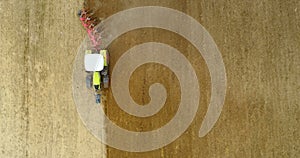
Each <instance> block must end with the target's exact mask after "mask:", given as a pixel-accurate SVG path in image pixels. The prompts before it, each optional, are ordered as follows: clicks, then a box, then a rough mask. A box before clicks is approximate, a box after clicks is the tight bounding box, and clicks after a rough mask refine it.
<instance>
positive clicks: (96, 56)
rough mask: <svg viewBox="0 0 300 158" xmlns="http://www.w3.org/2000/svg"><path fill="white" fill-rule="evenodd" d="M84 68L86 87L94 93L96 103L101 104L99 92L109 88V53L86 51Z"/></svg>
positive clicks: (104, 51)
mask: <svg viewBox="0 0 300 158" xmlns="http://www.w3.org/2000/svg"><path fill="white" fill-rule="evenodd" d="M84 68H85V71H86V72H87V76H86V87H87V88H88V89H93V91H94V92H95V97H96V103H97V104H100V103H101V92H102V90H103V89H107V88H108V87H109V72H108V70H109V69H108V68H109V53H108V51H107V50H100V51H92V50H86V51H85V56H84Z"/></svg>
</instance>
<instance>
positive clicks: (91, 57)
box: [84, 54, 104, 71]
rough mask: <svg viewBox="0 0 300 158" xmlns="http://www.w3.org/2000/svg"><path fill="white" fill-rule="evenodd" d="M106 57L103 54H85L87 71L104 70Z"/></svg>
mask: <svg viewBox="0 0 300 158" xmlns="http://www.w3.org/2000/svg"><path fill="white" fill-rule="evenodd" d="M103 67H104V59H103V56H102V55H101V54H86V55H85V56H84V68H85V70H86V71H102V70H103Z"/></svg>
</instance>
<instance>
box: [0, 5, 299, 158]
mask: <svg viewBox="0 0 300 158" xmlns="http://www.w3.org/2000/svg"><path fill="white" fill-rule="evenodd" d="M81 5H82V2H81V1H78V0H76V1H58V0H52V1H34V0H26V1H17V0H10V1H4V0H3V1H0V11H1V14H0V18H1V19H2V21H1V23H0V31H1V32H0V52H1V57H0V64H1V66H0V72H1V74H2V75H1V76H0V80H1V82H0V88H1V91H0V130H1V132H0V140H1V143H0V157H1V158H11V157H55V158H58V157H64V158H65V157H72V158H75V157H78V158H81V157H84V158H86V157H104V155H107V157H116V158H119V157H300V139H299V138H300V132H299V130H300V124H299V116H300V110H299V107H300V105H299V103H300V99H299V98H300V97H299V96H300V93H299V92H300V82H299V80H300V73H299V69H300V53H299V52H300V45H299V43H300V36H299V32H300V2H299V1H297V0H290V1H279V0H277V1H260V0H253V1H240V0H234V1H196V0H193V1H180V2H179V1H171V0H168V1H162V0H152V1H147V0H143V1H137V0H129V1H119V0H114V1H111V0H110V1H108V0H105V1H95V2H94V1H91V0H90V1H88V5H90V6H91V8H93V7H94V8H96V9H97V15H98V17H99V18H106V17H108V16H109V15H112V14H114V13H117V12H118V11H122V10H124V9H128V8H133V7H138V6H145V5H156V6H164V7H169V8H173V9H176V10H179V11H182V12H184V13H187V14H188V15H190V16H192V17H193V18H195V19H196V20H198V21H199V22H200V23H201V24H202V25H203V26H204V27H205V28H206V29H207V30H208V31H209V32H210V34H211V35H212V37H213V38H214V40H215V42H216V44H217V45H218V47H219V49H220V51H221V53H222V56H223V60H224V63H225V67H226V72H227V95H226V102H225V105H224V108H223V111H222V114H221V117H220V119H219V120H218V122H217V124H216V125H215V127H214V128H213V130H212V131H211V132H210V133H209V134H208V135H207V136H205V137H204V138H198V130H199V127H200V125H201V122H202V120H203V117H204V115H205V113H206V110H207V106H208V105H207V104H208V102H209V99H210V85H211V83H210V76H209V72H208V69H207V67H206V64H205V62H204V60H203V58H202V57H201V56H199V53H198V52H197V50H196V49H195V48H194V47H193V46H192V45H191V43H189V42H188V41H187V40H185V39H183V38H182V37H180V36H179V35H176V34H175V33H172V32H169V31H166V30H161V29H149V28H148V29H139V30H134V31H131V32H128V33H126V34H124V35H122V36H121V37H120V38H118V39H117V40H115V41H114V42H113V43H112V44H111V45H110V46H109V48H108V49H109V51H110V53H111V65H112V67H111V68H113V66H114V64H115V63H116V61H117V60H118V58H119V57H120V56H121V55H122V53H123V52H125V51H126V50H128V49H129V48H131V47H133V46H134V45H137V44H140V43H143V42H147V41H156V42H162V43H166V44H169V45H171V46H173V47H175V48H177V49H178V50H180V51H181V52H182V53H183V54H184V55H185V56H186V57H187V59H189V61H190V62H191V63H192V65H193V67H195V68H196V69H195V71H196V73H197V75H198V78H199V84H200V87H201V91H200V92H201V100H200V110H199V111H198V114H197V117H196V118H195V120H194V122H193V123H192V125H191V126H190V127H189V129H188V130H187V131H186V132H185V133H184V134H183V135H182V136H181V137H179V138H178V139H177V140H176V141H174V142H173V143H171V144H170V145H168V146H166V147H164V148H161V149H158V150H155V151H150V152H145V153H130V152H124V151H120V150H117V149H114V148H111V147H105V146H104V145H103V144H101V143H100V142H99V141H98V140H97V139H96V138H95V137H94V136H93V135H92V134H90V133H89V132H88V131H87V129H86V128H85V126H84V125H83V123H82V121H81V120H80V118H79V116H78V114H77V111H76V107H75V105H74V102H73V98H72V86H71V85H72V70H73V62H74V59H75V56H76V53H77V49H78V47H79V45H80V43H81V42H82V40H83V39H84V37H85V36H86V33H85V31H84V29H83V28H82V26H81V24H80V21H79V20H78V18H77V16H76V12H77V10H78V9H79V8H80V7H81ZM199 67H200V68H201V69H199ZM154 82H160V83H163V84H164V85H165V87H166V89H167V91H168V99H167V102H166V105H165V107H164V108H163V109H162V110H161V111H160V112H159V113H157V114H156V115H154V116H152V117H148V118H143V119H141V118H137V117H133V116H131V115H128V114H126V113H125V112H123V111H122V110H121V109H120V108H119V107H118V106H117V104H116V103H115V101H114V99H113V96H112V95H111V93H110V91H109V93H108V98H107V101H108V102H109V103H110V104H109V105H110V107H107V115H108V117H109V118H110V119H111V120H113V121H114V122H115V123H116V124H118V125H119V126H121V127H123V128H126V129H129V130H133V131H149V130H152V129H156V128H159V127H161V126H163V125H164V124H165V123H167V122H168V121H169V120H170V119H171V118H172V116H174V114H175V113H176V110H177V108H178V102H180V98H179V96H180V90H179V88H178V87H179V86H178V84H179V83H178V80H177V79H176V77H175V75H174V74H173V73H172V72H171V71H170V70H169V69H168V68H165V67H164V66H162V65H158V64H146V65H143V66H141V67H139V68H138V69H137V70H136V71H135V72H134V74H133V75H132V77H131V80H130V92H131V95H132V97H133V98H134V100H135V101H136V102H137V103H139V104H146V103H148V102H149V99H150V98H149V96H148V88H149V86H150V85H151V84H152V83H154Z"/></svg>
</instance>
